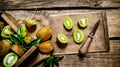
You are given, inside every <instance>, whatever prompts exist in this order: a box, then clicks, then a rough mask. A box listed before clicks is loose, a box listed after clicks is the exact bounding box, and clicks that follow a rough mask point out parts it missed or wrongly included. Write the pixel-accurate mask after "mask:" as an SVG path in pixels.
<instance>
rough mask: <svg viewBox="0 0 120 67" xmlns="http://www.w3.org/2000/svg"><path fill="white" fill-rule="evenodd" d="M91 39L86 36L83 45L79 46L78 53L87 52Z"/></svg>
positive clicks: (83, 53)
mask: <svg viewBox="0 0 120 67" xmlns="http://www.w3.org/2000/svg"><path fill="white" fill-rule="evenodd" d="M92 39H93V38H92V37H88V38H87V39H86V40H85V41H84V43H83V45H82V46H81V47H80V50H79V53H80V55H85V54H86V53H87V52H88V49H89V46H90V43H91V42H92Z"/></svg>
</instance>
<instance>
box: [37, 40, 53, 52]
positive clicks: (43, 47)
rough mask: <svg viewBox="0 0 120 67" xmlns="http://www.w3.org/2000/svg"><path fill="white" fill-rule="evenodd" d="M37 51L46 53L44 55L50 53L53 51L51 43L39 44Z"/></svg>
mask: <svg viewBox="0 0 120 67" xmlns="http://www.w3.org/2000/svg"><path fill="white" fill-rule="evenodd" d="M39 49H40V51H41V52H42V53H46V54H49V53H51V52H52V51H53V50H54V47H53V44H52V41H50V40H48V41H45V42H43V43H41V44H39Z"/></svg>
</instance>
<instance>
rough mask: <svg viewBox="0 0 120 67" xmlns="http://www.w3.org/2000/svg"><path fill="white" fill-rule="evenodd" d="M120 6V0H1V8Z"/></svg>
mask: <svg viewBox="0 0 120 67" xmlns="http://www.w3.org/2000/svg"><path fill="white" fill-rule="evenodd" d="M61 7H62V8H64V9H66V7H69V8H73V7H74V8H75V7H78V8H109V7H110V8H118V7H120V0H74V1H73V0H17V1H16V0H0V9H2V10H4V9H34V8H40V9H44V8H57V9H59V8H60V9H61Z"/></svg>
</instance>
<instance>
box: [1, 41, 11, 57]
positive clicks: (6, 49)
mask: <svg viewBox="0 0 120 67" xmlns="http://www.w3.org/2000/svg"><path fill="white" fill-rule="evenodd" d="M10 47H11V42H10V40H8V39H4V40H1V41H0V56H4V55H5V54H6V53H8V52H9V50H10Z"/></svg>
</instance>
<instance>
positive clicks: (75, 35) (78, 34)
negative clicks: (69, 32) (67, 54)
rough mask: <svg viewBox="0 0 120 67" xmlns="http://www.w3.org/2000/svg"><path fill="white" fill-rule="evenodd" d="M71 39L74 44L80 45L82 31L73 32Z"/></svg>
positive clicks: (82, 38)
mask: <svg viewBox="0 0 120 67" xmlns="http://www.w3.org/2000/svg"><path fill="white" fill-rule="evenodd" d="M73 39H74V41H75V42H76V43H81V42H82V41H83V40H84V33H83V31H82V30H79V29H78V30H75V31H74V33H73Z"/></svg>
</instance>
